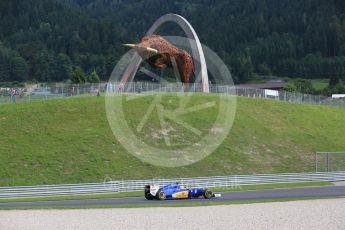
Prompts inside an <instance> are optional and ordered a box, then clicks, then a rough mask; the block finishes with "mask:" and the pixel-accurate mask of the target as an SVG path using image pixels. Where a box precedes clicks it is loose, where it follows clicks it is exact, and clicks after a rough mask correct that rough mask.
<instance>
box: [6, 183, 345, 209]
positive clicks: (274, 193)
mask: <svg viewBox="0 0 345 230" xmlns="http://www.w3.org/2000/svg"><path fill="white" fill-rule="evenodd" d="M220 194H221V197H220V198H212V199H203V198H199V199H182V200H164V201H160V200H146V199H145V198H144V196H143V197H130V198H105V199H89V200H64V201H39V202H15V203H1V201H0V208H1V207H51V206H60V207H61V206H93V205H95V206H107V205H114V206H116V205H131V206H135V205H147V204H150V205H151V204H159V205H164V204H167V205H171V204H189V203H203V202H206V203H219V202H230V201H245V200H249V201H250V200H269V199H287V198H296V199H298V198H313V197H314V198H322V197H324V198H330V197H345V186H344V185H336V186H322V187H305V188H289V189H267V190H253V191H237V192H221V193H220Z"/></svg>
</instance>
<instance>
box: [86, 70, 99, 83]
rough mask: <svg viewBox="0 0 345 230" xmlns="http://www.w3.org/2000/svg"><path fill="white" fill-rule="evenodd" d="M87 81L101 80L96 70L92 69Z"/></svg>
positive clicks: (95, 81)
mask: <svg viewBox="0 0 345 230" xmlns="http://www.w3.org/2000/svg"><path fill="white" fill-rule="evenodd" d="M87 81H88V82H90V83H99V82H100V81H101V80H100V79H99V76H98V74H97V72H96V70H93V71H92V73H91V74H90V75H89V76H87Z"/></svg>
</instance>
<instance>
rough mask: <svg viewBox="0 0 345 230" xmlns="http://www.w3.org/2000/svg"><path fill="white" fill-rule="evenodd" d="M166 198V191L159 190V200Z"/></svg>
mask: <svg viewBox="0 0 345 230" xmlns="http://www.w3.org/2000/svg"><path fill="white" fill-rule="evenodd" d="M166 198H167V196H166V194H165V192H163V191H159V193H158V199H159V200H165V199H166Z"/></svg>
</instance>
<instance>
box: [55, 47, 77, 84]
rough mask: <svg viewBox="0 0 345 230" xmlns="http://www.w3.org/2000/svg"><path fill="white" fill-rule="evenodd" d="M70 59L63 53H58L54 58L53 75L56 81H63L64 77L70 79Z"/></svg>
mask: <svg viewBox="0 0 345 230" xmlns="http://www.w3.org/2000/svg"><path fill="white" fill-rule="evenodd" d="M72 70H73V69H72V61H71V59H70V58H69V57H68V56H67V55H66V54H64V53H59V55H58V56H57V58H56V67H55V76H54V79H55V80H56V81H63V80H65V79H70V78H71V74H72V72H73V71H72Z"/></svg>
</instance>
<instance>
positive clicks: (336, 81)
mask: <svg viewBox="0 0 345 230" xmlns="http://www.w3.org/2000/svg"><path fill="white" fill-rule="evenodd" d="M339 82H340V78H339V76H336V75H332V76H331V78H330V79H329V86H331V87H332V86H333V87H334V86H336V85H338V84H339Z"/></svg>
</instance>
